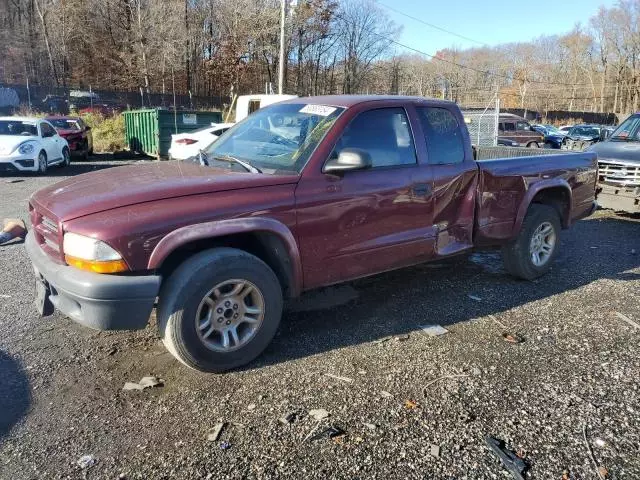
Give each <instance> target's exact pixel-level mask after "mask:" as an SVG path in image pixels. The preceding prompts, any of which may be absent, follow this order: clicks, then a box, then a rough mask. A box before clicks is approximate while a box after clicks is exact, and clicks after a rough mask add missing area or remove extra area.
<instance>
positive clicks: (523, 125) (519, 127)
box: [516, 122, 531, 131]
mask: <svg viewBox="0 0 640 480" xmlns="http://www.w3.org/2000/svg"><path fill="white" fill-rule="evenodd" d="M516 129H517V130H525V131H529V130H531V126H529V124H528V123H527V122H518V123H517V124H516Z"/></svg>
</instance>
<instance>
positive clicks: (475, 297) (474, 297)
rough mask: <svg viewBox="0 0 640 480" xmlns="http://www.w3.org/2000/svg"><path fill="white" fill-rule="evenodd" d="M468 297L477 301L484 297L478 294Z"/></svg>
mask: <svg viewBox="0 0 640 480" xmlns="http://www.w3.org/2000/svg"><path fill="white" fill-rule="evenodd" d="M467 297H469V298H470V299H471V300H475V301H476V302H481V301H482V298H480V297H478V296H477V295H467Z"/></svg>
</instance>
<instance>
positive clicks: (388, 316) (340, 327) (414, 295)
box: [247, 217, 640, 369]
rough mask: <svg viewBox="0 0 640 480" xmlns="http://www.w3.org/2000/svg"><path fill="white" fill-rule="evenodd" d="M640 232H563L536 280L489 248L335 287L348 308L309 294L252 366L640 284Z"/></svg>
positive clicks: (624, 225)
mask: <svg viewBox="0 0 640 480" xmlns="http://www.w3.org/2000/svg"><path fill="white" fill-rule="evenodd" d="M639 227H640V225H639V224H638V222H636V221H633V219H625V218H619V217H606V218H593V219H589V220H585V221H581V222H578V224H576V225H575V226H574V227H573V228H572V229H571V230H569V231H565V232H563V235H562V241H561V250H560V253H559V255H558V258H557V259H556V262H555V264H554V266H553V269H552V270H551V271H550V272H549V273H548V274H547V275H545V276H544V277H542V278H539V279H537V280H535V281H533V282H527V281H521V280H517V279H514V278H512V277H511V276H509V275H508V274H507V273H506V272H505V271H504V269H503V268H502V260H501V255H500V252H499V251H487V252H478V253H474V254H473V255H471V256H470V257H466V258H457V259H449V260H447V261H443V262H438V263H436V264H423V265H419V266H416V267H412V268H408V269H404V270H397V271H394V272H390V273H386V274H381V275H377V276H374V277H369V278H365V279H361V280H358V281H354V282H351V283H350V284H348V286H347V287H335V288H337V289H341V288H346V289H347V291H346V292H345V291H340V290H338V291H339V295H338V296H341V297H342V298H343V300H344V303H343V304H341V305H333V306H330V305H328V304H326V302H325V303H324V304H323V302H322V301H321V302H319V303H318V302H317V294H313V293H312V294H311V295H310V296H309V297H306V296H303V298H302V299H300V300H298V301H296V302H295V307H294V308H289V309H288V311H286V312H285V315H284V317H283V321H282V323H281V326H280V331H279V333H278V335H277V336H276V338H275V339H274V341H273V342H272V344H271V345H270V347H269V348H268V349H267V351H266V352H265V353H264V354H263V355H262V356H261V357H259V358H258V359H257V360H256V361H255V362H253V363H252V364H250V365H248V367H247V368H249V369H252V368H259V367H260V366H263V365H268V364H274V363H279V362H284V361H288V360H292V359H296V358H301V357H306V356H310V355H315V354H318V353H322V352H326V351H330V350H334V349H338V348H344V347H348V346H351V345H356V344H360V343H367V342H372V341H376V340H379V339H383V338H386V337H392V336H399V335H406V334H407V333H411V332H415V331H417V330H419V327H420V325H424V324H440V325H443V326H447V325H453V324H456V323H461V322H466V321H469V320H471V319H474V318H479V317H484V316H487V315H496V316H498V317H499V315H500V313H502V312H505V311H508V310H510V309H512V308H515V307H518V306H521V305H524V304H527V303H529V302H534V301H536V300H540V299H544V298H548V297H551V296H553V295H556V294H559V293H562V292H565V291H569V290H574V289H577V288H580V287H582V286H585V285H588V284H590V283H592V282H595V281H597V280H601V279H612V280H618V281H623V282H626V281H634V280H635V281H637V280H640V273H638V272H633V271H632V270H634V269H636V268H638V267H639V266H640V237H639V236H638V231H639V230H638V228H639ZM349 290H351V291H354V290H355V294H354V295H352V294H351V293H350V291H349ZM327 296H332V295H331V294H330V295H324V298H325V299H326V297H327ZM470 296H472V297H475V299H474V298H471V297H470ZM354 297H357V298H355V299H354ZM320 298H323V295H322V292H321V294H320ZM300 304H302V308H301V307H300ZM305 304H306V307H307V308H305ZM316 307H317V308H316ZM606 314H607V312H603V315H606Z"/></svg>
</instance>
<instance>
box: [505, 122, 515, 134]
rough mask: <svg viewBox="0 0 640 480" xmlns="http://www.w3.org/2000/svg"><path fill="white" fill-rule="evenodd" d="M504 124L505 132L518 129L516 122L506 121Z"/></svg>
mask: <svg viewBox="0 0 640 480" xmlns="http://www.w3.org/2000/svg"><path fill="white" fill-rule="evenodd" d="M503 126H504V128H503V129H502V130H503V131H504V132H514V131H515V130H516V124H515V123H512V122H505V123H504V124H503Z"/></svg>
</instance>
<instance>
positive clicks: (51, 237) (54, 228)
mask: <svg viewBox="0 0 640 480" xmlns="http://www.w3.org/2000/svg"><path fill="white" fill-rule="evenodd" d="M29 215H30V217H31V224H32V225H33V230H34V235H35V238H36V240H37V241H38V243H39V244H40V248H42V250H44V251H45V252H46V253H47V254H48V255H49V256H50V257H52V258H54V259H55V260H57V261H58V262H62V258H63V257H62V253H61V248H60V245H61V237H62V236H61V234H60V228H59V226H58V222H57V221H56V220H54V219H53V218H51V217H48V216H45V215H43V214H42V213H41V212H40V211H39V210H38V208H37V207H34V206H33V205H29Z"/></svg>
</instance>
